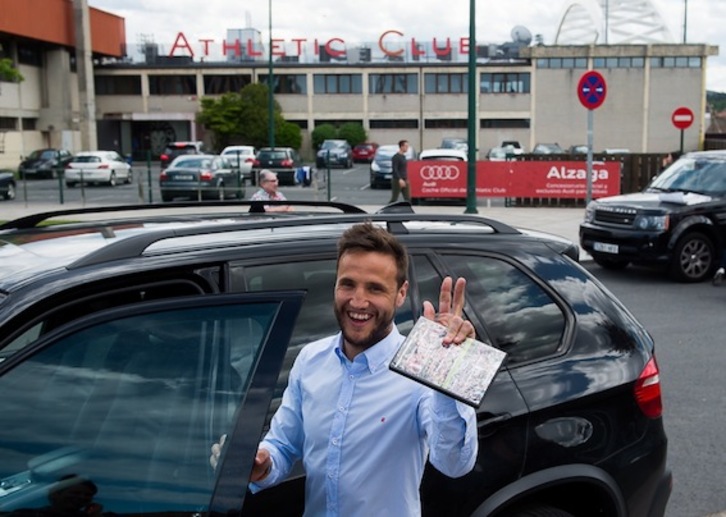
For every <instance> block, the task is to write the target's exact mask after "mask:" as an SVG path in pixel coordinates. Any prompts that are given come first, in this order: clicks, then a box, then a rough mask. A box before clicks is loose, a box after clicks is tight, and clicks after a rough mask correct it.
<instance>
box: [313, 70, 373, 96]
mask: <svg viewBox="0 0 726 517" xmlns="http://www.w3.org/2000/svg"><path fill="white" fill-rule="evenodd" d="M313 90H314V92H315V93H329V94H334V93H363V76H362V75H361V74H314V75H313Z"/></svg>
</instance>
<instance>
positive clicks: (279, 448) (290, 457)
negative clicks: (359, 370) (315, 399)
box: [250, 349, 304, 494]
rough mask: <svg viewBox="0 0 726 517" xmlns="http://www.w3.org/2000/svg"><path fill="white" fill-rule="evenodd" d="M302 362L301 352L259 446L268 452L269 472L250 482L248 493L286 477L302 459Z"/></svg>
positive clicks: (302, 353) (255, 491)
mask: <svg viewBox="0 0 726 517" xmlns="http://www.w3.org/2000/svg"><path fill="white" fill-rule="evenodd" d="M303 362H304V349H303V352H301V353H300V355H299V356H298V358H297V359H296V360H295V363H294V364H293V367H292V369H291V370H290V376H289V378H288V383H287V388H285V391H284V393H283V395H282V403H281V404H280V407H279V408H277V411H276V412H275V416H273V417H272V423H271V424H270V430H269V431H268V432H267V435H266V436H265V438H264V439H263V440H262V442H261V443H260V446H259V447H260V448H261V449H267V450H268V451H269V453H270V457H271V458H272V470H271V471H270V473H269V474H268V476H267V477H266V478H265V479H263V480H262V481H258V482H257V483H250V491H251V492H252V493H253V494H254V493H257V492H259V491H260V490H262V489H264V488H268V487H271V486H273V485H276V484H277V483H279V482H280V481H282V480H284V479H285V478H287V476H288V474H289V473H290V470H291V469H292V467H293V466H294V465H295V462H296V461H297V460H299V459H300V458H301V457H302V447H303V440H304V436H303V423H302V409H301V408H302V399H301V391H300V375H301V373H300V370H301V369H302V363H303Z"/></svg>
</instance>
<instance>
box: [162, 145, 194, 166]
mask: <svg viewBox="0 0 726 517" xmlns="http://www.w3.org/2000/svg"><path fill="white" fill-rule="evenodd" d="M205 152H206V151H205V150H204V143H203V142H169V143H168V144H167V145H166V148H165V149H164V152H163V153H161V156H159V165H160V166H161V168H162V170H163V169H166V168H167V167H168V166H169V164H170V163H171V162H173V161H174V158H176V157H177V156H182V155H184V154H205Z"/></svg>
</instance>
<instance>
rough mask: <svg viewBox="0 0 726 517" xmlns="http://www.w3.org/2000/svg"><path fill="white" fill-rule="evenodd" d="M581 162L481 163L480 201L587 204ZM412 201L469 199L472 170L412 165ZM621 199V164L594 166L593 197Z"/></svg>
mask: <svg viewBox="0 0 726 517" xmlns="http://www.w3.org/2000/svg"><path fill="white" fill-rule="evenodd" d="M586 167H587V166H586V163H585V162H582V161H556V162H547V161H536V162H529V161H511V162H492V161H488V160H483V161H478V162H476V195H477V196H478V197H540V198H574V199H585V198H586V195H587V168H586ZM408 177H409V181H410V182H411V197H416V198H427V197H439V198H449V197H450V198H457V197H466V185H467V164H466V162H451V161H435V160H425V161H411V162H409V163H408ZM619 193H620V163H619V162H600V163H594V164H593V166H592V195H593V197H596V198H599V197H607V196H615V195H617V194H619Z"/></svg>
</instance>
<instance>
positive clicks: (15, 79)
mask: <svg viewBox="0 0 726 517" xmlns="http://www.w3.org/2000/svg"><path fill="white" fill-rule="evenodd" d="M24 80H25V78H24V77H23V74H21V73H20V72H19V71H18V69H17V68H15V66H14V65H13V60H12V59H10V58H7V57H5V58H2V59H0V81H7V82H11V83H19V82H21V81H24Z"/></svg>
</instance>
